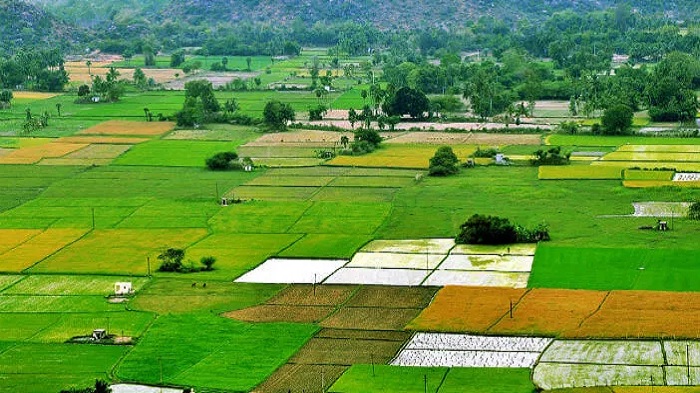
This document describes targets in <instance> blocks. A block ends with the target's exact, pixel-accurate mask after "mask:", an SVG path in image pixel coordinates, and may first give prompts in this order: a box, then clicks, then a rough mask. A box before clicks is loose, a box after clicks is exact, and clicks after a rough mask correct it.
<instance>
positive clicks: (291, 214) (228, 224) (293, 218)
mask: <svg viewBox="0 0 700 393" xmlns="http://www.w3.org/2000/svg"><path fill="white" fill-rule="evenodd" d="M310 205H311V204H310V203H308V202H274V201H258V200H256V201H251V202H246V203H243V204H238V205H232V206H228V207H226V208H222V209H221V210H219V212H218V213H217V214H216V215H215V216H214V217H212V218H211V219H210V220H209V224H210V226H211V228H212V229H213V230H214V231H215V232H231V233H287V231H288V230H289V229H290V228H291V227H292V226H293V225H294V223H296V222H297V221H298V220H299V218H300V217H301V216H302V215H303V214H304V212H306V210H307V209H308V208H309V207H310Z"/></svg>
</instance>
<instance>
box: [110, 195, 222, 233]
mask: <svg viewBox="0 0 700 393" xmlns="http://www.w3.org/2000/svg"><path fill="white" fill-rule="evenodd" d="M219 209H220V206H219V205H218V204H217V203H216V201H215V200H210V201H192V200H164V199H158V200H155V201H149V202H147V203H146V204H144V205H143V206H141V207H139V208H138V209H136V210H135V211H134V212H133V213H131V214H130V215H129V216H128V217H125V218H124V220H122V221H121V222H120V223H119V224H118V225H117V226H118V227H119V228H206V227H207V221H209V219H210V218H211V217H212V216H213V215H214V214H216V213H217V212H218V211H219Z"/></svg>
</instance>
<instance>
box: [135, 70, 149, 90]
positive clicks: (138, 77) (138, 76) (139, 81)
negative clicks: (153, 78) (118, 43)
mask: <svg viewBox="0 0 700 393" xmlns="http://www.w3.org/2000/svg"><path fill="white" fill-rule="evenodd" d="M133 78H134V84H135V85H136V86H138V87H140V88H143V87H145V86H146V85H147V84H148V80H147V79H146V74H145V73H144V72H143V70H142V69H141V68H138V67H137V68H136V69H135V70H134V76H133Z"/></svg>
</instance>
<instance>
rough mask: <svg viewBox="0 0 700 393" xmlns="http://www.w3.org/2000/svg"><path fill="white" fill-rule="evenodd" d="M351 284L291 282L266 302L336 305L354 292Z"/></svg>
mask: <svg viewBox="0 0 700 393" xmlns="http://www.w3.org/2000/svg"><path fill="white" fill-rule="evenodd" d="M356 288H357V287H356V286H353V285H316V286H315V288H314V286H313V285H304V284H293V285H290V286H288V287H286V288H285V289H283V290H282V291H281V292H280V293H278V294H277V295H275V296H274V297H272V298H271V299H270V300H268V301H267V302H266V303H267V304H281V305H282V304H284V305H296V306H302V305H303V306H337V305H340V304H343V303H345V302H346V301H347V300H348V299H349V298H350V296H352V294H353V293H354V292H355V290H356Z"/></svg>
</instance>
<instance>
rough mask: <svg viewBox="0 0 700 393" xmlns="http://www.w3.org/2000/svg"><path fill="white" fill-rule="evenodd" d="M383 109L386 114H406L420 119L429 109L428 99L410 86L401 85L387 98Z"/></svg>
mask: <svg viewBox="0 0 700 393" xmlns="http://www.w3.org/2000/svg"><path fill="white" fill-rule="evenodd" d="M383 109H384V113H386V114H387V115H388V116H401V115H405V114H408V115H409V116H411V117H412V118H414V119H422V118H424V117H425V115H426V113H427V112H428V111H429V110H430V101H429V100H428V97H427V96H426V95H425V94H423V93H422V92H420V91H418V90H415V89H411V88H410V87H402V88H400V89H399V90H397V91H396V93H394V94H393V95H391V96H389V97H388V98H387V100H386V101H385V102H384V105H383Z"/></svg>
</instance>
